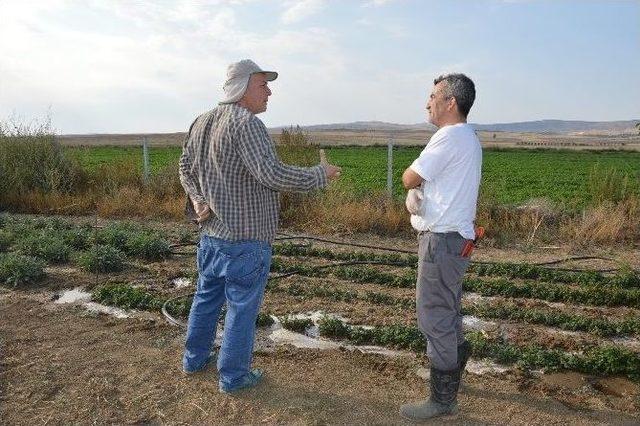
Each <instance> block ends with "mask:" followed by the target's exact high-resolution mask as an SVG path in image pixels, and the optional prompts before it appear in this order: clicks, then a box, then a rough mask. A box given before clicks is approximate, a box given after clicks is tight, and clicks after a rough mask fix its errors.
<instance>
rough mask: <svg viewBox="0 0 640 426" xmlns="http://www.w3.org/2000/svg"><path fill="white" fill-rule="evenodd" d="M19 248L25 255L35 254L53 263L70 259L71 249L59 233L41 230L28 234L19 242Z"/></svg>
mask: <svg viewBox="0 0 640 426" xmlns="http://www.w3.org/2000/svg"><path fill="white" fill-rule="evenodd" d="M17 246H18V249H19V250H20V251H21V252H22V253H23V254H25V255H28V256H35V257H39V258H41V259H44V260H46V261H47V262H51V263H64V262H66V261H68V260H69V254H70V253H71V249H70V248H69V246H68V245H67V243H66V242H65V240H64V238H63V237H62V236H61V235H60V234H59V233H54V232H53V231H41V232H39V233H33V234H28V235H27V236H26V237H24V238H22V239H19V240H18V242H17Z"/></svg>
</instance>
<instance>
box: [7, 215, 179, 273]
mask: <svg viewBox="0 0 640 426" xmlns="http://www.w3.org/2000/svg"><path fill="white" fill-rule="evenodd" d="M1 217H2V219H0V283H5V284H9V285H13V286H17V285H21V284H27V283H33V282H36V281H38V280H39V279H41V278H42V277H44V275H45V274H44V271H43V268H44V267H45V266H46V264H64V263H69V262H73V263H75V264H77V265H78V266H79V267H81V268H83V269H84V270H87V271H89V272H118V271H121V270H123V269H124V268H125V267H126V261H127V257H128V256H131V257H135V258H140V259H144V260H149V261H154V260H161V259H165V258H167V257H169V256H170V255H171V247H170V245H169V243H168V241H167V240H166V239H164V238H162V237H161V236H160V235H159V234H158V233H156V232H153V231H150V230H147V229H144V228H141V227H140V226H137V225H134V224H131V223H126V222H121V223H113V224H110V225H107V226H106V227H104V228H101V229H94V228H92V227H91V225H89V224H81V225H76V224H74V223H71V222H69V221H65V220H63V219H60V218H35V219H17V218H12V217H7V216H1Z"/></svg>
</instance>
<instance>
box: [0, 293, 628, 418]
mask: <svg viewBox="0 0 640 426" xmlns="http://www.w3.org/2000/svg"><path fill="white" fill-rule="evenodd" d="M0 309H1V310H2V313H3V315H2V316H3V321H2V324H1V325H0V334H1V336H2V372H1V373H0V383H1V396H0V398H1V401H2V404H1V408H0V416H1V417H0V418H2V421H3V423H5V424H29V425H31V424H36V423H43V424H87V423H99V424H105V423H118V424H120V423H152V424H156V423H171V424H194V423H195V424H262V423H264V424H282V423H286V424H349V425H353V424H404V422H403V421H402V419H401V418H399V417H398V415H397V410H398V406H399V404H401V403H403V402H405V401H412V400H416V399H419V398H422V397H424V395H425V389H426V383H424V381H423V380H422V379H420V378H419V377H418V376H417V375H416V374H415V370H416V369H417V368H418V367H419V363H418V361H417V360H414V359H407V358H400V359H397V360H396V359H388V358H383V357H381V356H376V355H364V354H358V353H354V352H347V351H336V350H333V351H322V352H321V351H318V350H306V349H294V348H292V347H285V348H279V349H278V350H276V351H275V352H266V353H260V352H258V353H257V354H256V358H255V365H256V366H259V367H262V368H265V369H266V371H267V374H268V376H267V377H268V378H267V380H266V381H265V383H263V384H262V385H261V386H259V387H258V388H257V389H254V390H250V391H246V392H244V393H243V394H241V395H239V396H237V397H230V396H225V395H222V394H220V393H218V390H217V378H216V373H215V370H213V369H212V370H208V371H205V372H204V373H202V374H199V375H194V376H184V375H182V373H181V372H180V355H181V351H182V333H181V332H180V331H179V330H178V329H176V328H174V327H171V326H169V325H167V324H166V323H165V322H164V321H163V320H162V319H161V318H160V317H158V318H156V319H147V320H141V319H134V320H131V319H114V318H111V317H107V316H103V315H98V316H94V315H89V314H87V313H86V312H85V311H83V310H80V309H77V308H76V309H73V308H66V307H64V306H60V307H58V306H55V307H52V305H51V304H50V302H49V301H48V300H47V299H45V298H43V297H41V296H40V295H39V294H37V293H25V292H17V291H7V292H5V293H4V294H2V295H1V296H0ZM574 376H575V378H574V379H573V380H566V379H563V378H562V376H560V379H558V380H555V381H554V380H553V377H554V376H551V378H550V377H547V376H543V377H544V378H543V379H538V378H532V377H526V376H522V375H520V374H518V373H511V374H508V375H505V376H499V377H495V376H475V375H472V374H468V375H467V376H466V378H465V388H464V390H463V392H462V393H461V395H460V405H461V408H462V412H461V414H460V415H458V416H457V417H456V418H453V419H448V420H446V423H450V424H634V423H637V422H640V417H639V416H638V414H637V411H636V410H637V403H638V395H639V389H638V386H637V385H635V384H633V383H630V382H628V381H627V380H624V379H619V378H617V379H607V380H609V381H606V380H605V381H590V379H589V378H585V377H583V376H581V375H574ZM611 380H618V381H620V383H621V384H622V386H620V383H618V384H617V383H616V382H615V381H611ZM608 389H610V391H608V392H607V390H608Z"/></svg>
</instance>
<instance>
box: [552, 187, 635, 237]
mask: <svg viewBox="0 0 640 426" xmlns="http://www.w3.org/2000/svg"><path fill="white" fill-rule="evenodd" d="M562 230H563V234H564V237H565V238H567V239H572V240H574V241H575V242H577V243H580V244H590V243H597V244H616V243H621V242H624V241H637V240H638V239H640V199H638V198H627V199H626V200H624V201H621V202H619V203H613V202H605V203H603V204H600V205H597V206H595V207H590V208H588V209H586V210H585V211H584V212H583V214H582V216H581V217H579V218H576V219H574V220H573V221H571V222H569V223H567V224H566V225H565V226H563V227H562Z"/></svg>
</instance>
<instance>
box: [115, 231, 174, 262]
mask: <svg viewBox="0 0 640 426" xmlns="http://www.w3.org/2000/svg"><path fill="white" fill-rule="evenodd" d="M125 250H126V252H127V254H129V255H131V256H135V257H140V258H143V259H145V260H162V259H166V258H168V257H169V256H170V255H171V247H170V246H169V243H168V242H167V240H165V239H163V238H160V237H158V236H156V235H153V234H151V233H138V234H135V235H133V236H132V237H131V238H130V239H129V240H128V241H127V242H126V244H125Z"/></svg>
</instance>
